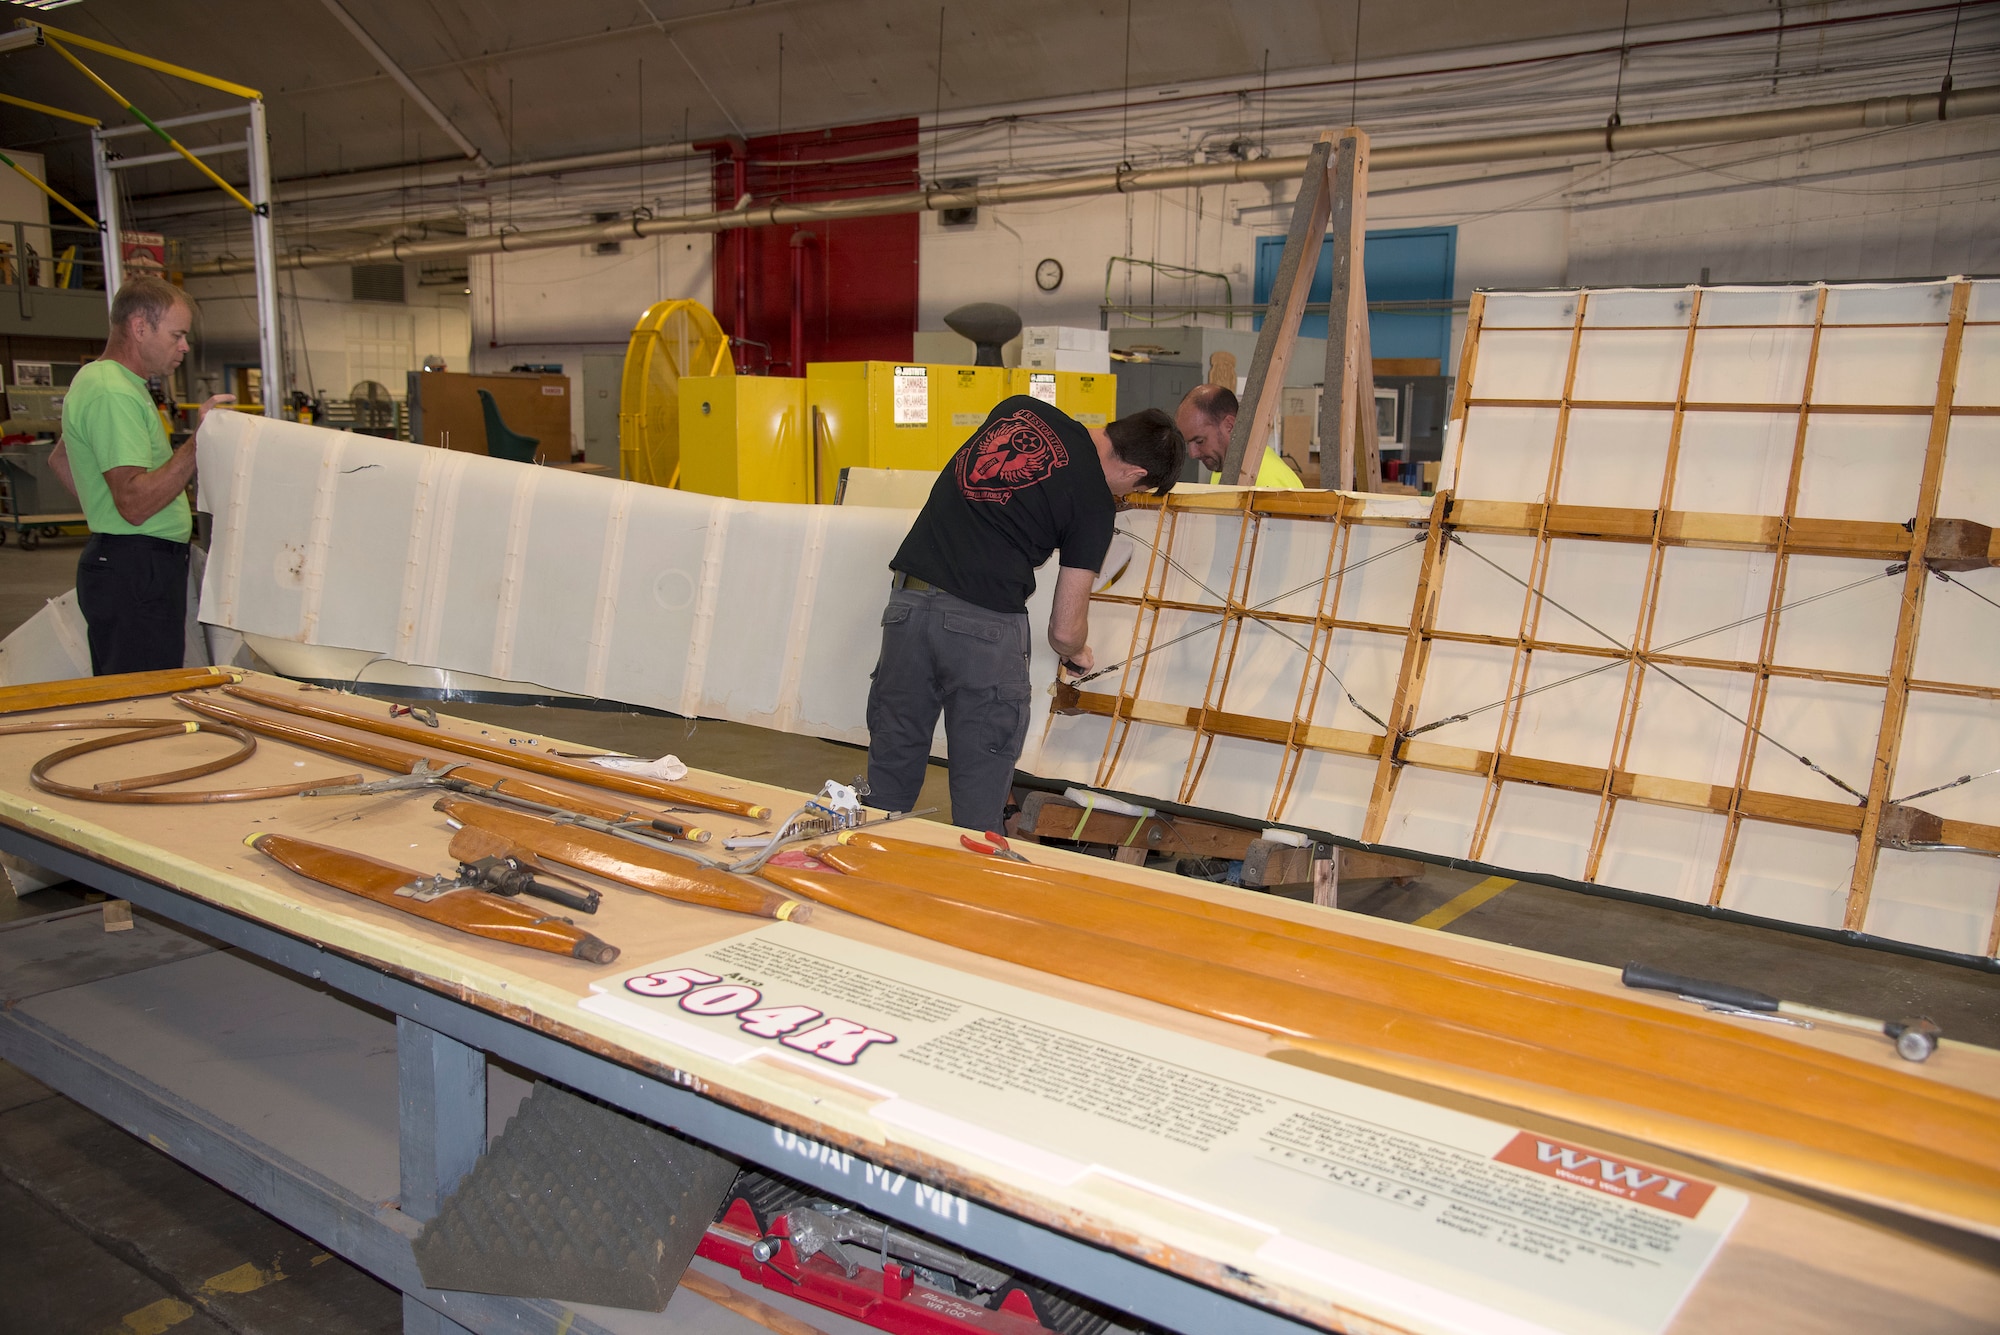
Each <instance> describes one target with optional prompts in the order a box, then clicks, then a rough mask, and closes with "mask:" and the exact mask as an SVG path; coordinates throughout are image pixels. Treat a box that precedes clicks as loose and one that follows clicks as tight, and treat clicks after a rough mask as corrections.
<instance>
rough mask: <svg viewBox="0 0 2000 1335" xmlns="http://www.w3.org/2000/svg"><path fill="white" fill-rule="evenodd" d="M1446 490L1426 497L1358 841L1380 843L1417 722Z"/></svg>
mask: <svg viewBox="0 0 2000 1335" xmlns="http://www.w3.org/2000/svg"><path fill="white" fill-rule="evenodd" d="M1450 504H1451V493H1450V492H1449V491H1440V492H1439V493H1438V494H1437V495H1436V496H1434V497H1432V498H1431V517H1430V527H1429V530H1428V531H1427V532H1426V533H1425V535H1424V558H1423V564H1422V566H1421V567H1419V569H1418V571H1417V588H1416V594H1415V596H1414V601H1413V602H1412V603H1411V605H1410V625H1409V629H1408V631H1407V632H1406V633H1405V635H1404V638H1403V657H1402V662H1401V664H1400V666H1398V667H1397V669H1396V693H1395V696H1394V698H1393V699H1392V700H1391V701H1390V703H1389V713H1388V715H1387V717H1388V720H1389V734H1388V736H1387V737H1386V738H1384V739H1383V743H1382V750H1381V753H1380V755H1379V756H1378V757H1377V759H1376V762H1375V782H1374V785H1373V787H1371V788H1370V789H1369V793H1368V814H1367V815H1366V816H1365V817H1363V818H1362V825H1361V841H1362V842H1363V843H1367V844H1379V843H1381V842H1382V836H1383V834H1384V833H1385V832H1386V831H1387V830H1388V828H1389V808H1390V806H1391V804H1393V803H1394V801H1395V798H1396V779H1397V776H1398V773H1399V770H1400V766H1401V765H1402V763H1403V760H1402V758H1401V756H1400V754H1399V753H1400V752H1401V751H1402V749H1403V743H1404V739H1405V737H1406V736H1407V735H1408V733H1409V732H1410V730H1411V729H1412V728H1414V727H1416V724H1417V702H1418V701H1419V700H1421V699H1422V698H1423V693H1424V673H1425V672H1426V671H1427V670H1429V667H1430V659H1431V639H1430V635H1429V631H1430V629H1431V626H1432V625H1433V623H1435V621H1436V620H1437V605H1438V594H1439V593H1440V592H1441V590H1442V588H1443V583H1444V574H1443V572H1444V567H1445V541H1444V539H1445V526H1444V517H1445V511H1446V508H1447V507H1448V506H1449V505H1450Z"/></svg>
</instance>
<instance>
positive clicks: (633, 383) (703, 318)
mask: <svg viewBox="0 0 2000 1335" xmlns="http://www.w3.org/2000/svg"><path fill="white" fill-rule="evenodd" d="M735 374H736V364H735V361H734V360H733V359H732V358H731V357H730V355H729V335H727V334H725V333H723V332H722V326H721V325H719V324H717V323H716V322H715V316H714V315H713V314H711V313H710V312H709V309H708V307H706V306H704V305H702V304H701V303H700V302H698V301H659V302H655V303H653V305H652V307H651V308H650V309H648V310H647V312H646V313H645V314H644V315H642V316H640V317H639V323H638V324H637V325H634V326H633V328H632V341H631V342H630V343H629V344H628V345H627V346H626V349H625V379H624V382H623V384H622V385H621V386H620V389H619V393H618V475H619V476H620V477H622V478H625V479H626V480H627V481H631V482H646V483H650V484H652V485H653V486H656V487H671V486H673V485H675V484H676V483H677V482H678V481H679V480H680V465H681V418H680V411H681V409H680V385H681V379H682V377H684V376H712V375H735Z"/></svg>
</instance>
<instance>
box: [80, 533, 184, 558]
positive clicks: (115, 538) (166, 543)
mask: <svg viewBox="0 0 2000 1335" xmlns="http://www.w3.org/2000/svg"><path fill="white" fill-rule="evenodd" d="M90 541H91V542H95V543H99V544H106V543H109V544H116V545H118V546H123V547H150V548H153V549H154V550H155V551H163V552H166V553H168V554H169V555H174V556H185V555H187V550H188V545H187V544H186V543H184V542H175V541H174V540H173V539H172V538H156V537H154V536H153V535H152V534H150V533H92V534H91V535H90Z"/></svg>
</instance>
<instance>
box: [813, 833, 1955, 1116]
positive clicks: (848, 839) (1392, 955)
mask: <svg viewBox="0 0 2000 1335" xmlns="http://www.w3.org/2000/svg"><path fill="white" fill-rule="evenodd" d="M839 839H840V842H841V843H842V844H843V845H845V846H847V847H851V848H859V849H873V850H876V851H879V852H885V853H898V854H904V855H908V856H912V857H917V858H921V859H924V860H925V861H927V862H929V863H931V864H933V865H937V866H949V868H950V872H949V877H950V879H949V880H948V881H947V882H945V884H947V885H948V886H951V887H954V888H955V887H957V886H959V885H961V884H963V883H964V881H965V879H966V878H969V877H976V878H980V879H982V880H984V881H986V882H989V883H995V884H1004V885H1008V886H1012V885H1016V884H1023V883H1025V884H1031V885H1039V886H1054V887H1058V888H1061V889H1064V890H1067V891H1071V892H1074V891H1085V892H1089V893H1094V894H1099V895H1106V896H1110V897H1112V898H1115V899H1119V900H1125V901H1129V902H1131V903H1135V904H1150V905H1155V906H1158V907H1161V908H1167V909H1172V910H1173V911H1174V912H1176V913H1185V914H1190V915H1193V916H1194V917H1197V918H1201V919H1204V920H1206V921H1211V922H1216V923H1226V924H1229V925H1231V926H1234V927H1239V928H1245V929H1248V930H1251V931H1257V932H1269V933H1272V934H1274V935H1277V936H1281V937H1284V938H1285V939H1286V940H1288V941H1293V942H1297V943H1299V944H1302V945H1307V946H1311V947H1312V948H1313V949H1314V950H1318V951H1329V952H1336V953H1337V954H1339V955H1341V956H1359V957H1361V958H1363V959H1369V960H1378V961H1383V962H1388V963H1394V964H1401V965H1406V966H1408V967H1410V968H1413V969H1417V970H1421V971H1422V972H1423V973H1425V974H1430V975H1434V976H1436V977H1439V978H1445V979H1452V980H1456V981H1458V982H1461V983H1465V984H1469V985H1472V986H1475V987H1478V988H1480V989H1489V988H1499V989H1503V990H1505V991H1508V992H1514V993H1520V994H1523V995H1526V996H1530V997H1541V998H1544V999H1547V1000H1551V1001H1557V1002H1560V1003H1562V1004H1563V1005H1565V1006H1572V1007H1579V1008H1582V1009H1584V1010H1589V1011H1598V1012H1602V1013H1604V1014H1607V1015H1616V1016H1624V1017H1629V1018H1633V1019H1638V1020H1642V1021H1646V1022H1648V1023H1651V1024H1656V1025H1663V1026H1666V1027H1668V1028H1670V1029H1674V1030H1678V1031H1680V1032H1682V1033H1686V1034H1690V1035H1695V1036H1705V1037H1719V1036H1727V1037H1728V1039H1729V1040H1730V1041H1731V1042H1734V1043H1736V1044H1738V1045H1740V1046H1743V1047H1747V1048H1751V1049H1754V1050H1756V1051H1758V1052H1763V1053H1771V1054H1774V1055H1778V1056H1786V1057H1790V1058H1792V1059H1794V1060H1797V1061H1802V1062H1810V1063H1813V1064H1815V1065H1824V1066H1830V1067H1833V1068H1836V1069H1840V1070H1846V1071H1850V1072H1851V1073H1853V1074H1854V1075H1855V1076H1856V1077H1857V1078H1860V1079H1865V1080H1873V1081H1875V1082H1876V1083H1878V1084H1883V1085H1887V1086H1889V1087H1891V1088H1893V1089H1897V1090H1904V1089H1907V1088H1909V1086H1910V1082H1911V1080H1912V1079H1920V1080H1921V1079H1922V1077H1918V1076H1916V1075H1915V1074H1914V1073H1912V1072H1910V1071H1907V1070H1904V1069H1898V1068H1889V1067H1880V1066H1875V1065H1871V1064H1869V1063H1867V1062H1855V1061H1852V1060H1851V1059H1849V1058H1848V1057H1846V1056H1843V1055H1842V1054H1840V1053H1834V1052H1827V1051H1825V1050H1823V1049H1820V1048H1816V1047H1811V1046H1808V1045H1806V1044H1802V1043H1797V1042H1794V1041H1792V1040H1791V1039H1789V1038H1786V1037H1784V1036H1782V1035H1780V1034H1776V1033H1772V1032H1770V1031H1769V1030H1766V1029H1752V1028H1741V1027H1738V1026H1735V1025H1728V1024H1723V1023H1720V1022H1718V1021H1717V1020H1716V1019H1715V1018H1714V1017H1712V1016H1709V1015H1707V1014H1697V1013H1695V1012H1692V1011H1685V1010H1677V1009H1674V1008H1672V1007H1668V1006H1662V1005H1659V1004H1657V1003H1655V1002H1650V1001H1645V1000H1642V999H1640V998H1637V997H1627V996H1620V995H1617V994H1615V993H1603V992H1596V991H1592V990H1589V989H1586V988H1579V987H1570V986H1568V985H1567V984H1564V983H1556V982H1550V981H1549V980H1547V979H1544V978H1532V977H1529V976H1528V975H1526V974H1521V973H1515V972H1512V971H1511V970H1507V969H1499V968H1494V967H1493V966H1491V965H1485V964H1476V963H1473V962H1471V961H1469V960H1460V959H1454V958H1452V957H1450V956H1448V955H1440V954H1436V953H1434V952H1431V951H1427V950H1422V949H1418V948H1415V947H1411V946H1399V945H1395V944H1393V943H1391V942H1387V941H1377V940H1373V939H1371V938H1369V937H1365V936H1360V935H1358V934H1356V933H1353V932H1344V931H1341V930H1339V929H1338V928H1337V927H1332V926H1314V925H1311V924H1308V923H1301V922H1295V921H1293V920H1291V919H1289V918H1279V917H1276V916H1274V915H1272V914H1269V913H1263V912H1259V911H1258V910H1256V909H1249V908H1238V907H1235V906H1234V905H1230V904H1218V903H1215V902H1213V901H1211V900H1207V899H1201V898H1197V897H1196V896H1194V895H1188V894H1180V893H1177V892H1175V891H1173V890H1169V889H1164V888H1160V887H1155V886H1148V885H1138V884H1134V883H1132V882H1129V881H1122V880H1113V879H1111V878H1109V877H1097V876H1091V875H1088V874H1087V873H1083V872H1077V871H1070V870H1066V869H1063V868H1059V867H1049V866H1044V865H1042V864H1040V863H1021V862H1015V861H1012V860H1010V859H1003V858H993V857H979V856H977V855H974V854H971V853H967V852H964V851H962V850H960V849H956V848H941V847H938V846H937V845H935V844H923V843H918V842H916V841H914V840H908V839H892V838H889V837H887V836H883V835H877V834H875V833H873V832H872V831H865V830H856V831H850V832H848V833H845V834H842V835H841V836H839ZM875 875H877V876H878V877H879V878H881V879H891V880H896V881H897V883H898V884H913V883H914V884H915V885H916V888H918V889H923V888H925V887H926V886H929V885H935V884H938V882H937V881H936V880H934V879H928V880H922V881H915V880H914V879H913V878H914V877H915V876H916V875H917V873H914V872H913V873H912V874H911V876H908V877H894V876H888V875H886V874H885V873H883V872H877V873H875ZM946 893H948V894H949V893H953V891H951V890H948V891H946ZM1343 967H1345V965H1343ZM1922 1087H1923V1088H1924V1089H1925V1091H1926V1092H1927V1093H1928V1094H1929V1096H1930V1097H1932V1098H1936V1099H1940V1100H1942V1101H1945V1102H1948V1103H1953V1104H1955V1105H1957V1106H1959V1107H1963V1108H1969V1109H1973V1110H1975V1111H1977V1112H1979V1113H1980V1114H1981V1115H1982V1116H1992V1115H1993V1111H1994V1101H1993V1100H1991V1099H1989V1098H1986V1097H1985V1096H1983V1095H1979V1094H1974V1093H1971V1092H1970V1091H1967V1090H1962V1089H1960V1088H1959V1087H1957V1086H1955V1085H1948V1084H1944V1083H1942V1082H1940V1081H1933V1080H1923V1083H1922Z"/></svg>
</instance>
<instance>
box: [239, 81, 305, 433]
mask: <svg viewBox="0 0 2000 1335" xmlns="http://www.w3.org/2000/svg"><path fill="white" fill-rule="evenodd" d="M250 202H251V203H252V204H255V205H256V206H257V212H256V213H255V214H253V215H252V216H251V218H250V240H251V246H250V249H251V254H252V256H253V257H254V259H255V260H256V264H257V356H258V362H259V365H260V366H261V367H262V371H261V374H262V377H263V381H264V416H266V417H282V416H284V401H285V354H284V345H283V343H282V342H281V340H280V337H279V331H278V248H277V241H276V236H275V233H274V231H273V228H272V223H271V207H272V203H271V143H270V140H269V139H268V138H267V137H266V135H265V132H264V103H263V102H262V101H261V100H257V101H252V102H251V103H250ZM299 337H300V338H304V337H305V331H304V330H303V329H301V330H300V331H299ZM308 388H310V387H308Z"/></svg>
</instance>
